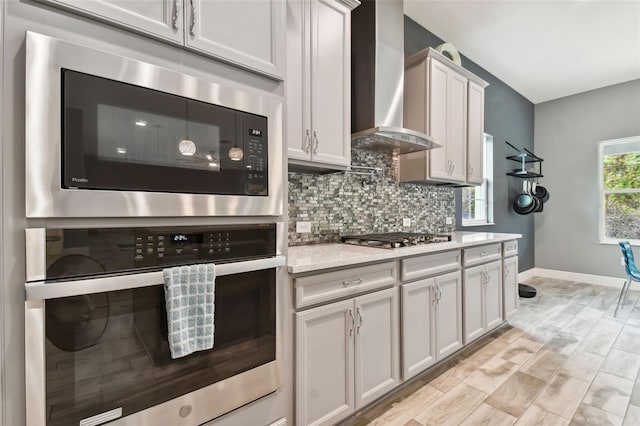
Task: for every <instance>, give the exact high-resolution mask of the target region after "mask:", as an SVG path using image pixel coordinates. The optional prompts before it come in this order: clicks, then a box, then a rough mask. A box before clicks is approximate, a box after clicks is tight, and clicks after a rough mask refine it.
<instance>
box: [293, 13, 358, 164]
mask: <svg viewBox="0 0 640 426" xmlns="http://www.w3.org/2000/svg"><path fill="white" fill-rule="evenodd" d="M358 4H359V2H350V1H338V0H289V1H288V2H287V8H288V11H287V18H288V21H287V82H286V97H287V123H288V124H287V141H288V157H289V162H290V163H291V164H294V165H298V166H303V167H310V168H327V169H345V168H346V167H347V166H349V165H350V164H351V83H350V82H351V10H352V9H353V7H355V6H357V5H358Z"/></svg>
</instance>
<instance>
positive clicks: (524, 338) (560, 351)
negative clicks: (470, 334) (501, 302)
mask: <svg viewBox="0 0 640 426" xmlns="http://www.w3.org/2000/svg"><path fill="white" fill-rule="evenodd" d="M622 282H623V280H620V286H622ZM527 283H528V284H531V285H533V286H534V287H536V289H537V290H538V295H537V296H536V297H535V298H533V299H521V300H520V309H519V310H518V313H517V314H516V315H515V316H514V318H512V319H511V320H510V321H509V325H508V326H506V327H502V328H501V329H499V330H498V331H496V332H494V333H493V334H492V335H490V336H489V337H488V338H485V339H484V341H483V343H486V344H484V346H481V347H480V348H479V349H477V350H474V351H473V352H471V353H465V354H463V355H461V356H457V357H456V359H455V360H454V361H452V362H448V363H447V364H446V365H445V366H441V367H440V368H438V367H436V370H438V371H437V372H436V373H435V374H434V373H433V372H431V374H429V373H427V374H425V375H424V377H420V378H418V379H417V380H414V381H413V382H410V383H409V384H407V385H406V386H405V387H403V388H402V389H400V390H399V391H398V392H396V393H394V394H393V395H391V396H389V397H387V398H385V399H384V400H383V401H381V402H379V403H377V404H376V405H375V406H374V407H372V408H370V409H368V410H366V411H364V412H361V413H358V414H357V415H356V416H354V417H352V418H350V419H347V421H345V422H343V424H344V425H350V426H354V425H355V426H361V425H399V426H400V425H403V426H404V425H406V426H421V425H422V426H426V425H490V426H498V425H514V424H515V425H519V426H520V425H545V426H546V425H634V426H636V425H638V426H640V380H639V379H638V371H639V370H640V301H639V299H640V292H639V291H637V290H631V291H629V294H628V296H627V300H626V304H625V305H624V306H623V308H621V310H620V311H619V312H618V316H617V318H614V317H613V312H614V309H615V305H616V301H617V297H618V293H619V289H616V288H608V287H601V286H595V285H589V284H584V283H578V282H572V281H561V280H555V279H548V278H539V277H536V278H533V279H531V280H529V281H528V282H527ZM632 287H633V286H632ZM636 305H637V306H636ZM436 374H437V375H436Z"/></svg>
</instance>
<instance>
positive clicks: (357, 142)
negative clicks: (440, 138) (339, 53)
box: [351, 0, 441, 154]
mask: <svg viewBox="0 0 640 426" xmlns="http://www.w3.org/2000/svg"><path fill="white" fill-rule="evenodd" d="M403 6H404V5H403V1H402V0H377V1H374V0H362V4H361V5H360V6H359V7H357V8H356V9H354V10H353V12H352V13H351V133H352V135H351V147H352V148H355V149H364V150H368V151H382V152H396V153H399V154H406V153H408V152H416V151H424V150H427V149H432V148H438V147H440V146H441V145H439V144H438V143H437V141H436V140H434V139H433V138H431V137H430V136H427V135H425V134H423V133H420V132H417V131H414V130H410V129H405V128H403V123H402V104H403V101H402V94H403V91H404V7H403Z"/></svg>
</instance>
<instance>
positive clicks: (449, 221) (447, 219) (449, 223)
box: [444, 217, 453, 225]
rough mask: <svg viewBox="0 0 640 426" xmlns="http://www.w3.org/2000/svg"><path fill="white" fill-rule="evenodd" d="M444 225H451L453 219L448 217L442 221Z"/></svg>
mask: <svg viewBox="0 0 640 426" xmlns="http://www.w3.org/2000/svg"><path fill="white" fill-rule="evenodd" d="M444 223H446V224H447V225H453V218H452V217H448V218H446V219H445V220H444Z"/></svg>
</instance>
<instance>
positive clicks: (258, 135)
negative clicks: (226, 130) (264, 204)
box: [243, 114, 269, 195]
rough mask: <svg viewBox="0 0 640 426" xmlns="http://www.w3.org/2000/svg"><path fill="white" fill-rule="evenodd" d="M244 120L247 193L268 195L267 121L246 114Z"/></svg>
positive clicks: (263, 118)
mask: <svg viewBox="0 0 640 426" xmlns="http://www.w3.org/2000/svg"><path fill="white" fill-rule="evenodd" d="M243 120H244V141H245V142H244V145H245V155H244V157H245V158H244V167H245V175H244V182H245V193H246V194H247V195H268V191H269V179H268V176H269V170H268V169H269V155H268V149H267V147H268V145H267V119H266V118H265V117H260V116H257V115H251V114H244V117H243Z"/></svg>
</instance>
